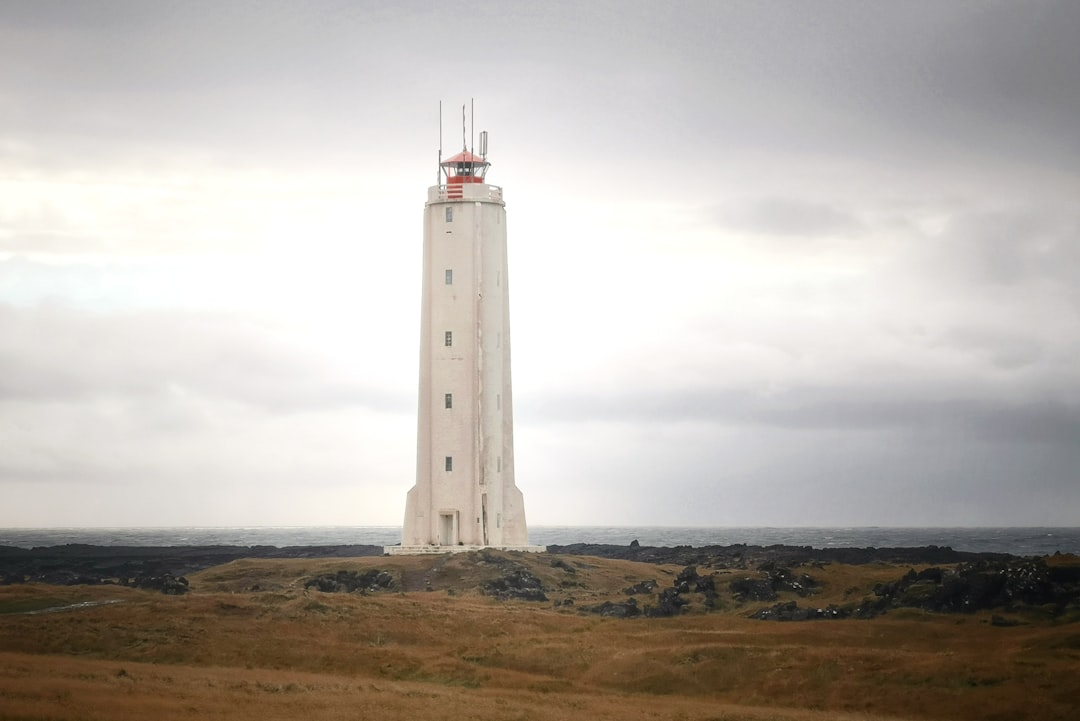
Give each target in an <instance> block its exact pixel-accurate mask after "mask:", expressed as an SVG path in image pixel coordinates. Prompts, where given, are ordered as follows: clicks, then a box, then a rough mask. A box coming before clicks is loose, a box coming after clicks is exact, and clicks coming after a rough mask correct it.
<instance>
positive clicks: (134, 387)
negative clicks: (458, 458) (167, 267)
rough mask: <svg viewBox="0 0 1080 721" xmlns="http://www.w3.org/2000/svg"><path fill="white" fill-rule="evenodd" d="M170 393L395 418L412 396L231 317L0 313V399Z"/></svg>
mask: <svg viewBox="0 0 1080 721" xmlns="http://www.w3.org/2000/svg"><path fill="white" fill-rule="evenodd" d="M174 391H179V392H181V393H191V394H195V395H197V396H202V397H205V398H208V399H212V400H214V401H219V402H235V403H241V404H245V405H250V406H253V407H258V408H261V409H263V410H265V411H268V412H272V413H288V412H293V411H298V410H304V409H317V408H332V407H342V406H366V407H369V408H373V409H377V410H389V411H400V410H404V409H408V408H410V407H411V401H412V396H411V394H409V393H407V392H401V391H395V390H393V389H387V388H383V387H381V386H380V384H379V381H378V379H363V380H361V379H357V378H348V377H343V376H342V375H341V373H340V371H334V370H331V369H330V366H329V365H328V364H326V363H325V362H324V361H321V360H320V359H319V358H317V357H312V356H306V355H304V353H303V351H301V350H300V349H298V348H297V347H296V346H294V345H291V344H288V343H285V342H282V341H280V340H278V339H276V338H275V332H274V330H273V329H272V328H267V327H262V326H260V324H259V323H258V322H253V321H251V320H249V319H244V318H242V317H239V316H236V315H229V314H224V313H221V314H212V313H208V312H204V313H185V312H181V311H172V312H167V311H159V312H153V311H144V312H140V313H97V314H95V313H82V312H77V311H73V310H70V309H67V308H64V307H62V306H43V307H37V308H14V307H11V306H3V305H0V399H4V400H23V401H25V400H33V401H36V402H50V401H54V400H66V401H72V400H74V399H83V400H89V399H92V398H95V397H103V398H110V397H123V398H135V399H137V398H143V399H146V400H147V401H148V402H156V401H158V400H161V401H167V400H168V398H169V396H170V394H172V393H173V392H174Z"/></svg>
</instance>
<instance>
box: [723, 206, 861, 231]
mask: <svg viewBox="0 0 1080 721" xmlns="http://www.w3.org/2000/svg"><path fill="white" fill-rule="evenodd" d="M715 215H716V218H717V219H718V220H719V222H720V223H721V224H722V225H724V226H727V227H731V228H735V229H738V230H745V231H749V232H753V233H764V234H771V235H781V236H797V237H800V238H807V237H820V236H830V235H843V236H858V235H861V234H862V233H863V231H864V228H863V224H862V223H861V222H860V221H859V220H858V219H857V218H856V217H855V216H854V215H853V214H851V213H848V212H846V211H844V210H841V209H839V208H837V207H835V206H833V205H829V204H827V203H820V202H812V201H806V200H802V199H798V198H776V197H773V198H763V199H761V200H757V201H753V202H750V203H747V204H745V205H743V206H741V207H722V208H720V209H718V210H717V211H716V212H715Z"/></svg>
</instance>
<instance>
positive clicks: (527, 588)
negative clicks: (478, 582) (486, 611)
mask: <svg viewBox="0 0 1080 721" xmlns="http://www.w3.org/2000/svg"><path fill="white" fill-rule="evenodd" d="M481 591H482V592H483V593H484V595H487V596H494V597H495V598H498V599H500V600H503V601H505V600H509V599H516V600H520V601H546V600H548V598H547V595H546V594H545V593H544V584H543V583H541V581H540V579H539V578H538V577H537V576H536V575H535V574H533V572H532V571H530V570H529V569H528V568H526V567H525V566H517V567H515V568H512V569H510V570H509V571H507V572H506V573H504V574H503V575H502V576H500V577H499V578H495V579H492V580H490V581H487V582H485V583H484V584H483V585H482V586H481Z"/></svg>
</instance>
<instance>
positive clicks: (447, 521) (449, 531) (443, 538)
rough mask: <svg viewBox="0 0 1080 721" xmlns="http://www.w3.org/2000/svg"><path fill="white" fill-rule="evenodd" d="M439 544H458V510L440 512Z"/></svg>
mask: <svg viewBox="0 0 1080 721" xmlns="http://www.w3.org/2000/svg"><path fill="white" fill-rule="evenodd" d="M439 545H440V546H456V545H457V511H442V512H440V513H439Z"/></svg>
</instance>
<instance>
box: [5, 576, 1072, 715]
mask: <svg viewBox="0 0 1080 721" xmlns="http://www.w3.org/2000/svg"><path fill="white" fill-rule="evenodd" d="M553 560H558V561H559V562H561V564H562V566H559V565H553V564H552V561H553ZM1075 561H1076V559H1065V560H1063V561H1059V562H1070V563H1071V562H1075ZM500 564H502V565H500ZM506 564H510V565H513V564H521V565H524V566H525V567H527V568H528V569H529V571H530V572H531V573H533V574H535V575H536V576H537V577H539V578H540V579H541V580H542V582H543V585H544V588H545V589H546V590H547V594H548V596H549V599H550V600H549V601H547V602H526V601H498V600H495V599H493V598H491V597H489V596H485V595H482V594H481V593H479V591H478V588H479V587H480V586H481V585H482V584H483V583H484V582H485V581H488V580H490V579H492V578H496V577H498V576H499V574H500V573H504V572H505V570H506ZM372 568H378V569H382V570H385V571H388V572H389V573H391V574H392V575H393V577H394V586H393V588H392V590H389V591H379V592H377V593H371V594H366V595H365V594H360V593H351V594H346V593H321V592H319V591H315V590H311V589H305V587H304V584H305V582H306V581H307V580H308V579H311V578H312V577H314V576H317V575H319V574H324V573H334V572H337V571H341V570H350V571H364V570H367V569H372ZM679 570H680V569H679V568H678V567H664V566H655V565H649V564H639V563H632V562H626V561H614V560H603V559H596V558H587V557H573V556H566V557H563V558H561V559H553V557H552V556H549V555H546V554H538V555H524V556H510V555H507V554H494V555H488V556H487V557H486V560H485V557H477V556H475V555H467V556H466V555H463V556H442V557H393V558H389V557H387V558H366V559H345V560H343V559H334V560H249V561H238V562H234V563H230V564H226V565H223V566H218V567H214V568H211V569H207V570H205V571H202V572H200V573H198V574H194V575H192V576H190V577H189V580H190V582H191V588H192V591H191V592H190V593H188V594H187V595H184V596H166V595H163V594H160V593H155V592H150V591H142V590H137V589H132V588H125V587H119V586H78V587H58V586H45V585H13V586H6V587H0V721H7V720H14V719H19V720H27V721H28V720H30V719H35V720H42V721H44V720H50V721H52V720H62V719H64V720H66V719H72V720H74V719H90V720H93V719H102V720H105V719H108V720H109V721H128V720H129V719H130V720H134V719H140V720H145V719H154V720H155V721H167V720H170V719H194V718H200V719H201V718H215V719H236V720H238V721H241V720H245V719H278V718H282V719H284V718H305V719H388V720H390V721H395V720H397V719H402V720H404V719H418V718H422V719H519V720H525V719H536V720H538V721H542V720H547V719H552V720H554V719H686V720H687V721H690V720H702V721H704V720H706V719H712V720H718V719H726V720H729V721H738V720H739V719H793V720H796V721H797V720H802V719H805V720H815V721H818V720H823V719H985V720H988V721H989V720H994V721H997V720H1000V721H1016V720H1018V719H1060V720H1061V721H1073V720H1074V719H1076V718H1080V623H1075V622H1073V623H1065V622H1062V621H1061V620H1060V619H1057V620H1055V619H1053V618H1050V617H1049V616H1048V615H1047V614H1045V613H1043V612H1041V610H1040V609H1029V610H1027V611H1025V612H1023V613H1013V614H1005V615H1007V616H1009V618H1010V619H1011V620H1014V621H1017V622H1019V623H1018V625H1015V626H1011V627H1000V626H995V625H991V623H990V615H989V614H972V615H948V616H946V615H934V614H927V613H923V612H918V611H911V610H905V611H893V612H890V613H889V614H887V615H885V616H883V617H879V618H876V619H872V620H838V621H807V622H798V623H796V622H791V623H781V622H767V621H754V620H750V619H748V618H746V615H747V614H748V613H750V612H751V611H753V610H755V609H757V608H760V607H762V606H765V605H769V604H763V603H758V604H753V603H747V604H738V603H736V602H735V601H734V600H733V599H732V598H731V597H730V596H726V595H723V594H722V595H721V597H720V598H719V603H718V605H717V606H716V607H715V608H713V609H711V610H709V609H706V608H705V607H704V605H703V604H702V603H701V599H700V598H699V597H698V596H695V594H689V595H688V596H687V598H689V599H690V600H691V604H690V606H689V607H688V609H687V611H686V613H684V614H682V615H680V616H678V617H675V618H632V619H618V618H605V617H600V616H596V615H592V614H587V613H584V612H582V608H583V607H587V606H590V605H596V604H599V603H601V602H603V601H605V600H610V601H615V602H620V601H624V600H625V599H626V596H625V595H624V594H623V593H622V590H621V589H623V588H625V587H627V586H629V585H631V584H633V583H637V582H639V581H642V580H646V579H656V581H657V582H658V584H659V585H660V587H661V588H662V587H665V586H670V585H671V581H672V579H673V578H674V577H675V575H676V574H677V573H678V572H679ZM809 570H810V572H812V574H813V575H814V577H815V578H816V579H817V580H818V581H819V582H820V583H821V590H820V593H819V594H818V595H816V596H814V597H812V598H811V599H797V600H799V602H800V603H801V604H808V603H809V604H814V605H825V604H827V603H842V602H847V601H851V600H858V599H859V598H861V597H862V596H864V595H869V594H870V591H871V589H872V587H873V585H874V584H875V583H877V582H881V581H890V580H895V579H896V578H898V577H900V576H901V575H902V574H903V573H904V572H905V571H907V567H896V566H887V565H876V566H840V565H832V566H825V567H823V568H813V569H809ZM740 573H742V572H737V571H722V572H721V575H720V576H718V577H717V578H718V581H719V582H720V583H721V584H722V583H723V581H725V580H728V579H729V578H735V577H737V576H738V575H739V574H740ZM790 598H791V600H795V599H796V597H795V596H794V595H792V596H791V597H790ZM569 599H572V600H573V604H574V605H573V606H566V605H564V602H565V601H567V600H569ZM781 600H787V599H783V598H782V599H781ZM102 602H109V603H102ZM555 602H559V606H558V607H556V606H555ZM647 602H648V601H646V600H645V599H642V603H643V604H644V603H647ZM95 603H100V605H94V604H95ZM74 604H81V605H80V606H77V607H73V608H66V607H68V606H71V605H74Z"/></svg>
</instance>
